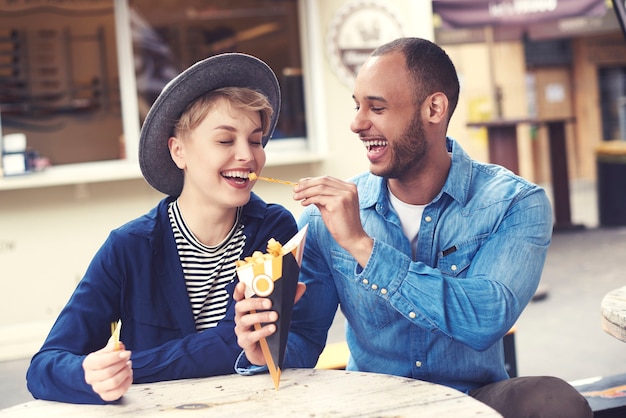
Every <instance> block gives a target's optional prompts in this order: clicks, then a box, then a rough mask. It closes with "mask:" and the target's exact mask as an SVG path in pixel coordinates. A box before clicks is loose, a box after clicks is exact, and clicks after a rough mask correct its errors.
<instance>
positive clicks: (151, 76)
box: [129, 0, 306, 138]
mask: <svg viewBox="0 0 626 418" xmlns="http://www.w3.org/2000/svg"><path fill="white" fill-rule="evenodd" d="M129 14H130V20H131V28H132V37H133V51H134V59H135V68H136V80H137V90H138V93H139V112H140V116H141V119H142V120H143V118H144V117H145V114H146V112H147V109H148V108H149V106H150V104H151V103H152V102H153V101H154V100H155V99H156V97H157V96H158V94H159V92H160V91H161V89H162V88H163V86H164V85H165V83H167V82H168V81H169V80H170V79H172V78H173V77H174V76H176V74H178V73H179V72H181V71H182V70H184V69H185V68H187V67H189V66H190V65H192V64H193V63H195V62H197V61H199V60H202V59H204V58H206V57H210V56H212V55H215V54H219V53H223V52H243V53H248V54H252V55H255V56H257V57H258V58H260V59H262V60H263V61H265V62H267V63H268V65H269V66H270V67H271V68H272V69H273V70H274V72H275V73H276V75H277V77H278V79H279V82H280V85H281V91H282V94H283V106H282V109H281V114H280V117H279V119H278V126H277V128H276V132H275V134H274V138H293V137H304V136H306V126H305V116H304V99H303V85H302V64H301V54H300V34H299V25H298V13H297V2H296V1H295V0H240V1H236V2H233V1H230V0H222V1H211V2H207V1H204V0H160V1H156V0H131V1H130V2H129Z"/></svg>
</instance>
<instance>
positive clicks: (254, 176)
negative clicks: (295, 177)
mask: <svg viewBox="0 0 626 418" xmlns="http://www.w3.org/2000/svg"><path fill="white" fill-rule="evenodd" d="M248 178H249V179H250V180H251V181H254V180H257V179H258V180H263V181H269V182H271V183H280V184H286V185H287V186H295V185H297V184H298V183H294V182H293V181H287V180H279V179H273V178H271V177H263V176H257V175H256V173H250V174H248Z"/></svg>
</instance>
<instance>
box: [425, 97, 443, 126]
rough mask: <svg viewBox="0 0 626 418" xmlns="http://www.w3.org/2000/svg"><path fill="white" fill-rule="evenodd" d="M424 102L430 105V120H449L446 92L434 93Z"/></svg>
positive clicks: (432, 121) (433, 121) (436, 121)
mask: <svg viewBox="0 0 626 418" xmlns="http://www.w3.org/2000/svg"><path fill="white" fill-rule="evenodd" d="M424 102H425V103H426V104H427V105H428V117H427V120H428V122H430V123H441V122H445V121H447V120H448V98H447V97H446V95H445V94H443V93H433V94H431V95H430V96H428V97H427V98H426V100H425V101H424Z"/></svg>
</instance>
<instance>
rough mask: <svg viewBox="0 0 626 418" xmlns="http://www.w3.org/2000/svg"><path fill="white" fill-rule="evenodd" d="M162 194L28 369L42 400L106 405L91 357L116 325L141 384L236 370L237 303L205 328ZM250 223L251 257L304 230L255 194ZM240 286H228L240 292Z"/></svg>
mask: <svg viewBox="0 0 626 418" xmlns="http://www.w3.org/2000/svg"><path fill="white" fill-rule="evenodd" d="M171 201H172V198H165V199H163V200H162V201H161V202H160V203H159V204H158V206H157V207H155V208H154V209H152V210H151V211H150V212H149V213H147V214H146V215H143V216H141V217H139V218H138V219H135V220H133V221H131V222H129V223H127V224H126V225H124V226H122V227H120V228H118V229H116V230H114V231H112V232H111V234H110V235H109V237H108V239H107V240H106V241H105V243H104V244H103V246H102V247H101V248H100V250H99V251H98V252H97V254H96V255H95V257H94V258H93V260H92V261H91V263H90V265H89V267H88V269H87V272H86V274H85V276H84V277H83V279H82V280H81V282H80V283H79V284H78V286H77V288H76V290H75V291H74V294H73V295H72V296H71V298H70V300H69V302H68V303H67V305H66V306H65V307H64V309H63V310H62V311H61V313H60V315H59V317H58V319H57V321H56V323H55V324H54V326H53V327H52V330H51V331H50V334H49V335H48V337H47V339H46V341H45V342H44V344H43V347H42V348H41V350H40V351H39V352H38V353H37V354H35V356H34V357H33V359H32V361H31V364H30V367H29V369H28V371H27V376H26V377H27V384H28V389H29V390H30V392H31V393H32V395H33V396H34V397H35V398H38V399H47V400H56V401H62V402H72V403H104V402H103V401H102V399H101V398H100V397H99V396H98V395H97V394H96V393H95V392H94V391H93V390H92V389H91V386H90V385H88V384H87V383H86V382H85V377H84V372H83V369H82V362H83V359H84V358H85V356H86V355H87V354H88V353H90V352H93V351H96V350H99V349H101V348H102V347H104V346H105V345H106V343H107V340H108V339H109V337H110V336H111V328H110V324H111V322H113V321H117V320H118V319H120V318H121V320H122V333H121V340H122V341H123V342H124V344H125V345H126V348H127V349H128V350H131V351H132V356H131V360H132V363H133V382H134V383H146V382H156V381H163V380H173V379H183V378H193V377H205V376H213V375H222V374H228V373H233V372H234V370H233V363H234V361H235V358H236V357H237V354H239V352H240V351H241V348H240V347H239V346H238V345H237V339H236V336H235V334H234V326H235V324H234V319H233V318H234V303H233V301H232V298H231V301H230V302H229V306H228V309H227V312H226V316H225V318H224V319H223V320H222V321H221V322H220V323H219V324H218V325H217V326H216V327H215V328H211V329H207V330H205V331H203V332H196V328H195V323H194V318H193V314H192V310H191V305H190V303H189V298H188V296H187V288H186V286H185V279H184V276H183V272H182V266H181V263H180V259H179V257H178V251H177V249H176V243H175V241H174V237H173V234H172V228H171V226H170V221H169V218H168V212H167V206H168V204H169V202H171ZM241 222H242V223H243V224H244V225H245V228H244V235H245V237H246V243H245V247H244V250H243V255H242V258H243V257H245V256H249V255H251V254H252V253H253V252H254V251H255V250H259V251H262V252H265V251H266V248H267V241H268V240H269V239H270V238H275V239H276V240H278V241H279V242H281V243H285V242H287V241H288V240H289V239H290V238H291V237H292V236H293V235H295V234H296V233H297V226H296V222H295V220H294V218H293V216H292V215H291V213H289V212H288V211H287V210H286V209H285V208H284V207H282V206H279V205H273V204H266V203H265V202H263V201H262V200H261V199H260V198H259V197H257V196H256V195H255V194H252V195H251V198H250V201H249V202H248V203H247V204H246V205H245V206H244V208H243V212H242V219H241ZM234 285H235V282H234V281H233V283H232V284H231V285H229V288H228V289H229V292H230V293H231V294H232V290H233V288H234Z"/></svg>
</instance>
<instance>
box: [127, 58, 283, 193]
mask: <svg viewBox="0 0 626 418" xmlns="http://www.w3.org/2000/svg"><path fill="white" fill-rule="evenodd" d="M222 87H247V88H250V89H253V90H256V91H259V92H261V93H262V94H264V95H265V96H266V97H267V99H268V100H269V102H270V104H271V106H272V109H273V113H272V117H271V120H270V126H269V130H268V134H267V135H266V136H264V137H263V146H265V144H267V141H268V140H269V139H270V138H271V136H272V134H273V132H274V128H275V127H276V122H277V121H278V115H279V113H280V87H279V85H278V80H277V79H276V75H275V74H274V72H273V71H272V69H271V68H270V67H269V66H268V65H267V64H266V63H264V62H263V61H261V60H260V59H258V58H255V57H253V56H251V55H246V54H240V53H227V54H220V55H215V56H212V57H209V58H206V59H204V60H202V61H199V62H197V63H195V64H194V65H192V66H191V67H189V68H188V69H186V70H185V71H183V72H182V73H180V74H179V75H178V76H176V77H175V78H174V79H172V80H171V81H170V82H169V83H168V84H167V85H166V86H165V87H164V88H163V90H162V91H161V94H160V95H159V97H158V98H157V99H156V101H155V102H154V104H153V105H152V107H151V108H150V111H149V112H148V115H147V116H146V119H145V121H144V123H143V125H142V127H141V135H140V137H139V167H140V168H141V172H142V173H143V176H144V178H145V179H146V181H147V182H148V184H150V185H151V186H152V187H154V188H155V189H156V190H158V191H160V192H161V193H165V194H166V195H169V196H179V195H180V193H181V191H182V189H183V182H184V177H183V171H182V170H181V169H179V168H178V167H177V166H176V164H175V163H174V161H173V160H172V157H171V156H170V151H169V148H168V145H167V142H168V140H169V138H170V137H171V136H172V132H173V128H174V124H175V123H176V122H177V121H178V119H179V118H180V116H181V114H182V113H183V110H184V109H185V107H186V106H187V105H188V104H189V103H191V102H192V101H194V100H195V99H197V98H198V97H200V96H202V95H204V94H206V93H208V92H210V91H213V90H216V89H219V88H222Z"/></svg>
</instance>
